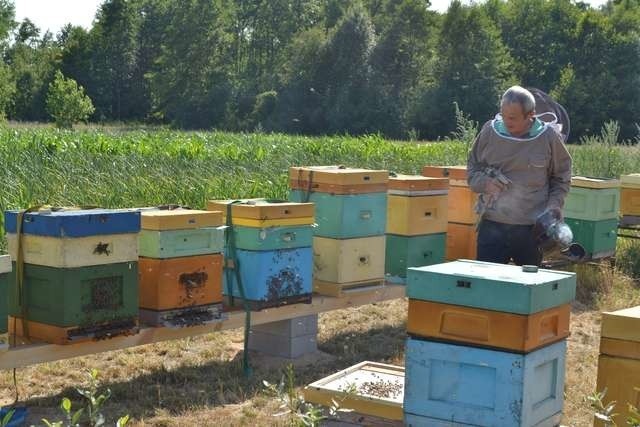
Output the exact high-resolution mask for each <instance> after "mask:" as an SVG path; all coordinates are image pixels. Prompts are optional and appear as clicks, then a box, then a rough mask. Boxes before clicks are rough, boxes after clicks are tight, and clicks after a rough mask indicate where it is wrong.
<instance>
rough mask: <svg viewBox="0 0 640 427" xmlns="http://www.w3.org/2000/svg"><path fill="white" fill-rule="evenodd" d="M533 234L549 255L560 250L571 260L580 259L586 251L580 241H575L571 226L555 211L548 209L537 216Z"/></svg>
mask: <svg viewBox="0 0 640 427" xmlns="http://www.w3.org/2000/svg"><path fill="white" fill-rule="evenodd" d="M533 235H534V237H535V239H536V243H537V244H538V246H539V247H540V248H541V249H542V251H543V252H544V253H545V254H547V255H549V254H552V253H555V252H558V253H559V254H560V255H562V256H564V257H566V258H568V259H569V260H570V261H574V262H576V261H580V260H582V258H584V256H585V254H586V251H585V250H584V248H583V247H582V245H580V244H579V243H575V242H573V232H572V231H571V228H570V227H569V226H568V225H567V224H566V223H565V222H564V221H562V220H561V219H560V218H558V217H557V216H556V215H554V213H553V211H551V210H546V211H544V212H543V213H542V214H540V215H539V216H538V218H536V223H535V225H534V226H533Z"/></svg>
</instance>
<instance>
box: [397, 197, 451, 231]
mask: <svg viewBox="0 0 640 427" xmlns="http://www.w3.org/2000/svg"><path fill="white" fill-rule="evenodd" d="M447 203H448V197H447V195H439V196H413V197H406V196H401V195H394V194H390V195H389V196H388V205H387V233H388V234H397V235H401V236H419V235H423V234H433V233H446V231H447Z"/></svg>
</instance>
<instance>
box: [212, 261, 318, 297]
mask: <svg viewBox="0 0 640 427" xmlns="http://www.w3.org/2000/svg"><path fill="white" fill-rule="evenodd" d="M236 258H237V262H238V265H239V270H240V278H241V280H242V285H243V288H244V292H245V297H246V299H247V301H248V302H249V303H250V305H251V306H252V307H254V308H258V309H259V308H264V307H274V306H278V305H283V304H288V303H295V302H307V301H309V300H310V299H311V292H312V281H311V275H312V268H313V250H312V249H311V248H296V249H281V250H275V251H246V250H242V249H236ZM232 274H235V272H233V273H232ZM231 285H232V286H231V290H229V284H228V283H227V276H226V275H225V277H224V284H223V288H222V289H223V294H224V295H227V296H229V295H232V296H233V297H236V298H240V297H241V294H240V289H239V288H238V283H237V280H236V278H235V275H234V276H233V279H232V284H231Z"/></svg>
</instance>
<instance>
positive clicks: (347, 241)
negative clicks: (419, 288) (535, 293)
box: [289, 165, 389, 296]
mask: <svg viewBox="0 0 640 427" xmlns="http://www.w3.org/2000/svg"><path fill="white" fill-rule="evenodd" d="M388 182H389V172H388V171H386V170H370V169H359V168H348V167H344V166H338V165H332V166H301V167H291V168H289V184H290V187H291V189H290V192H289V199H290V200H293V201H296V202H313V203H315V207H316V223H317V227H316V228H315V230H314V242H313V257H314V260H313V262H314V269H313V288H314V291H315V292H317V293H319V294H323V295H332V296H341V295H342V293H343V291H344V290H346V289H347V288H350V289H355V288H360V289H364V288H370V287H371V286H381V285H383V284H384V257H385V250H384V240H385V238H384V234H385V229H386V226H387V187H388ZM316 184H317V185H316Z"/></svg>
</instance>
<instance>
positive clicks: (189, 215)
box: [141, 208, 223, 230]
mask: <svg viewBox="0 0 640 427" xmlns="http://www.w3.org/2000/svg"><path fill="white" fill-rule="evenodd" d="M222 224H223V215H222V212H221V211H219V210H218V211H203V210H197V209H181V208H178V209H152V210H146V209H145V210H142V211H141V225H142V229H143V230H188V229H195V228H204V227H217V226H220V225H222Z"/></svg>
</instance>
